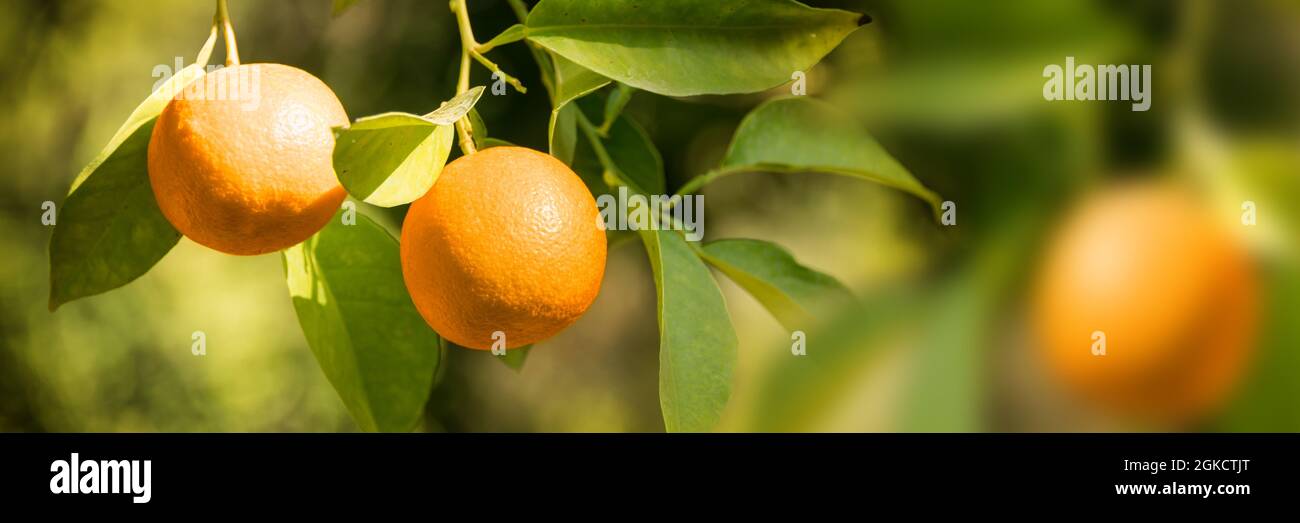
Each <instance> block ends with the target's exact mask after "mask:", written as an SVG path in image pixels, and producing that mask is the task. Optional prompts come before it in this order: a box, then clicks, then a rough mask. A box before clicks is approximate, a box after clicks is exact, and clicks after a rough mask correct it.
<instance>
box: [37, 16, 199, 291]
mask: <svg viewBox="0 0 1300 523" xmlns="http://www.w3.org/2000/svg"><path fill="white" fill-rule="evenodd" d="M209 41H211V40H209ZM204 49H205V50H209V49H210V46H205V47H204ZM204 54H205V53H200V58H203V55H204ZM202 75H203V62H198V63H195V64H191V65H189V66H188V67H185V68H184V69H181V71H180V72H178V73H177V74H175V75H173V76H172V77H171V78H169V79H167V80H166V81H165V82H163V83H162V84H161V85H160V86H159V87H158V89H157V90H155V91H154V92H153V93H151V94H150V95H149V97H148V98H145V100H144V102H141V103H140V105H139V106H137V107H136V108H135V110H134V111H132V113H131V115H130V116H129V117H127V119H126V122H125V123H123V124H122V126H121V127H120V128H118V130H117V132H116V133H114V134H113V137H112V138H111V139H109V141H108V145H106V146H104V149H103V150H101V151H100V152H99V154H97V155H96V156H95V158H94V159H93V160H91V161H90V164H88V165H86V167H85V168H84V169H82V170H81V172H80V173H78V174H77V177H76V178H75V179H74V180H73V182H72V189H71V191H69V194H68V197H67V199H66V200H65V201H64V202H63V205H62V207H60V209H59V212H58V215H57V221H56V225H55V227H54V234H53V236H52V237H51V238H50V300H49V307H50V310H51V311H53V310H55V309H57V308H58V307H59V306H60V305H62V304H64V303H67V302H69V301H72V300H75V299H78V298H84V297H86V296H92V295H95V294H99V293H102V292H106V291H110V290H113V289H116V288H118V287H121V286H123V285H126V284H127V283H130V282H132V281H134V280H135V279H136V278H139V277H140V276H142V275H143V274H144V273H146V272H148V271H149V269H150V268H152V267H153V266H154V264H156V263H158V260H161V259H162V257H163V256H165V255H166V254H167V252H168V251H170V250H171V249H172V247H174V246H175V245H176V242H178V241H180V237H181V235H180V233H179V232H177V231H176V229H175V228H174V227H172V225H171V223H170V222H168V221H167V218H166V217H165V216H163V214H162V211H161V210H160V209H159V208H158V202H157V201H156V200H154V195H153V188H152V186H151V185H150V184H149V161H148V151H149V139H150V137H151V136H152V133H153V125H154V121H155V120H156V119H157V118H158V114H160V113H162V110H163V108H165V107H166V106H167V103H168V102H170V101H171V99H172V98H173V97H174V96H175V94H176V93H178V92H180V90H181V89H183V88H184V87H185V86H186V85H189V84H190V83H191V82H193V81H194V80H196V79H198V78H199V77H200V76H202Z"/></svg>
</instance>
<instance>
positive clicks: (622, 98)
mask: <svg viewBox="0 0 1300 523" xmlns="http://www.w3.org/2000/svg"><path fill="white" fill-rule="evenodd" d="M635 92H636V89H633V88H632V86H629V85H627V84H622V83H620V84H615V87H614V91H613V92H611V93H609V97H608V98H606V99H605V120H604V122H603V123H601V124H600V134H601V135H605V134H607V133H609V128H610V127H611V126H613V125H614V122H615V121H616V120H618V116H619V115H621V114H623V108H624V107H627V103H628V102H630V101H632V94H633V93H635Z"/></svg>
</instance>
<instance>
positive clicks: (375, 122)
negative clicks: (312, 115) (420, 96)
mask: <svg viewBox="0 0 1300 523" xmlns="http://www.w3.org/2000/svg"><path fill="white" fill-rule="evenodd" d="M482 95H483V88H482V87H475V88H473V89H470V90H469V91H466V92H464V93H461V94H459V95H457V96H456V97H455V98H452V99H451V100H448V101H446V102H443V103H442V105H441V106H440V107H438V109H437V110H435V111H433V112H431V113H429V114H426V115H424V116H416V115H413V114H407V113H384V114H379V115H375V116H367V117H365V118H360V119H358V120H357V121H356V122H354V123H353V124H351V125H349V126H347V127H341V128H338V129H336V130H335V134H336V136H335V141H334V173H335V174H336V175H337V176H338V178H339V182H340V183H342V184H343V187H344V188H345V189H347V191H348V194H351V195H352V196H354V197H356V198H360V199H362V200H364V201H365V202H366V203H369V204H373V205H378V206H381V207H394V206H397V205H403V204H407V203H411V202H413V201H415V200H416V199H417V198H419V197H421V196H424V193H426V192H428V191H429V188H430V187H433V184H434V182H435V181H437V179H438V174H439V173H441V172H442V167H443V165H445V164H446V163H447V157H448V156H449V155H450V154H451V146H452V142H454V141H455V128H454V125H455V123H456V121H457V120H460V119H461V118H462V117H464V116H465V115H466V114H469V113H470V111H472V110H473V107H474V104H475V103H477V102H478V99H479V97H480V96H482Z"/></svg>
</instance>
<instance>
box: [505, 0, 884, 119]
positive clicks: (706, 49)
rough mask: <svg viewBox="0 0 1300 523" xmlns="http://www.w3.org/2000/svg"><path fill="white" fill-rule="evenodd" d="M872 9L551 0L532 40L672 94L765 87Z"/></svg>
mask: <svg viewBox="0 0 1300 523" xmlns="http://www.w3.org/2000/svg"><path fill="white" fill-rule="evenodd" d="M860 20H862V15H860V14H857V13H850V12H848V11H840V10H836V9H814V8H811V7H808V6H806V5H803V4H801V3H798V2H795V1H793V0H710V1H707V2H701V1H698V0H659V1H656V2H645V1H642V0H599V1H593V0H542V1H541V2H540V3H538V4H537V6H536V7H534V8H533V10H532V12H531V13H530V14H529V16H528V21H527V26H528V39H529V40H531V41H533V42H536V43H538V44H540V45H542V46H543V47H546V48H547V49H550V50H551V51H553V52H555V53H557V54H559V55H562V56H564V57H565V58H568V59H569V60H572V61H574V62H577V63H578V64H581V65H582V66H584V67H586V68H587V69H591V70H592V71H595V72H597V73H600V74H601V75H604V76H607V77H609V78H613V79H615V80H618V81H619V82H622V83H625V84H628V85H631V86H633V87H636V88H639V89H645V90H647V91H651V92H655V93H659V94H663V95H669V96H689V95H697V94H729V93H747V92H756V91H761V90H764V89H767V88H770V87H774V86H776V85H780V84H782V83H784V82H787V81H789V80H790V78H791V75H792V74H793V73H794V72H795V71H802V70H806V69H808V68H810V67H812V66H813V65H815V64H816V63H817V62H818V61H820V60H821V59H822V57H823V56H825V55H826V54H827V53H829V52H830V51H831V50H832V49H834V48H835V46H837V45H839V43H840V41H842V40H843V39H844V37H846V36H848V35H849V33H852V32H853V31H854V30H856V29H857V28H858V24H859V21H860Z"/></svg>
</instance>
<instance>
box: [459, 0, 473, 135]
mask: <svg viewBox="0 0 1300 523" xmlns="http://www.w3.org/2000/svg"><path fill="white" fill-rule="evenodd" d="M462 1H464V0H462ZM468 90H469V53H468V52H466V51H465V50H464V49H462V50H461V52H460V77H459V78H458V79H457V80H456V94H457V95H459V94H461V93H464V92H466V91H468ZM456 134H458V135H459V136H460V152H461V153H462V154H464V155H466V156H469V155H471V154H474V153H475V152H478V147H475V146H474V124H472V123H470V121H469V113H466V114H465V116H462V117H461V118H460V119H459V120H456Z"/></svg>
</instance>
